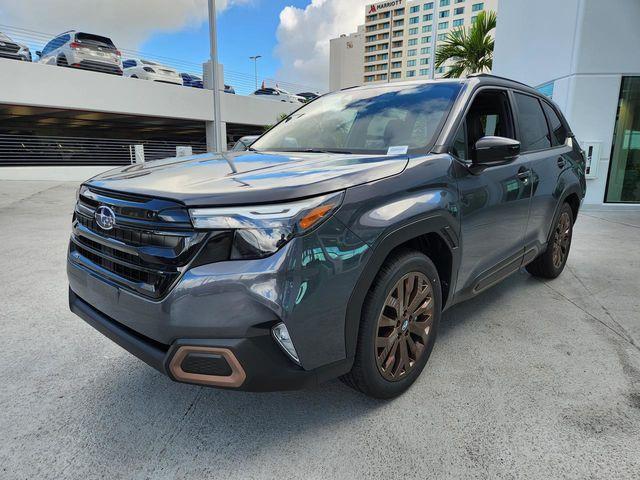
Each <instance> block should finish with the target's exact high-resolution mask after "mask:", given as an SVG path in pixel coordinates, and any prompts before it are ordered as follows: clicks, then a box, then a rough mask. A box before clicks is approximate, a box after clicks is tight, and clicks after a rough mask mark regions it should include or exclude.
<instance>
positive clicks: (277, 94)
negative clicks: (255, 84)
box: [251, 87, 307, 103]
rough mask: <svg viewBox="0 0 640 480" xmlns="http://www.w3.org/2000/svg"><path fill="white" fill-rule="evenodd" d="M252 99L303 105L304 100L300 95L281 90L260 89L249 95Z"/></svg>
mask: <svg viewBox="0 0 640 480" xmlns="http://www.w3.org/2000/svg"><path fill="white" fill-rule="evenodd" d="M251 95H252V96H254V97H260V98H266V99H268V100H275V101H277V102H288V103H305V102H306V101H307V99H306V98H304V97H301V96H300V95H294V94H293V93H289V92H287V91H285V90H282V89H281V88H277V87H276V88H260V89H259V90H256V91H255V92H253V93H252V94H251Z"/></svg>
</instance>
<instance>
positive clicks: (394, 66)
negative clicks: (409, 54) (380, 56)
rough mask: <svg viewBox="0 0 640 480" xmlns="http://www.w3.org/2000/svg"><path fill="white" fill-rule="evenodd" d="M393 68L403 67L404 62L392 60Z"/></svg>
mask: <svg viewBox="0 0 640 480" xmlns="http://www.w3.org/2000/svg"><path fill="white" fill-rule="evenodd" d="M391 68H402V62H391Z"/></svg>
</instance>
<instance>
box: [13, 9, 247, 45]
mask: <svg viewBox="0 0 640 480" xmlns="http://www.w3.org/2000/svg"><path fill="white" fill-rule="evenodd" d="M251 2H252V0H218V1H217V10H219V11H222V10H225V9H227V8H229V7H230V6H232V5H234V4H243V3H244V4H246V3H251ZM0 19H1V20H0V23H2V24H5V25H9V26H12V27H19V28H25V29H29V30H34V31H36V32H44V33H49V34H57V33H60V32H62V31H65V30H72V29H73V30H84V31H88V32H92V33H96V34H102V35H106V36H109V37H111V39H112V40H113V41H114V42H115V43H116V45H118V46H120V47H121V48H128V49H136V48H138V47H139V46H140V44H141V43H142V42H143V41H144V40H146V39H147V38H148V37H149V36H150V35H151V34H152V33H155V32H173V31H179V30H181V29H182V28H185V27H189V26H197V25H200V24H201V23H202V22H203V21H206V20H207V0H98V1H96V0H94V1H90V0H0ZM1 29H2V28H1V27H0V30H1Z"/></svg>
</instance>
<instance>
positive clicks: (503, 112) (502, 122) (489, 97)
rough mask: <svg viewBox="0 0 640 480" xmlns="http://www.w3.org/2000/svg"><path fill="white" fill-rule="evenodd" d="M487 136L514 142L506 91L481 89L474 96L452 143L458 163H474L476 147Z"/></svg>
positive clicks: (511, 118)
mask: <svg viewBox="0 0 640 480" xmlns="http://www.w3.org/2000/svg"><path fill="white" fill-rule="evenodd" d="M486 136H496V137H506V138H513V139H515V131H514V128H513V117H512V115H511V108H510V106H509V96H508V94H507V92H506V91H503V90H482V91H481V92H480V93H478V94H477V95H476V96H475V98H474V99H473V103H472V104H471V108H470V109H469V111H468V112H467V116H466V117H465V119H464V121H463V122H462V123H461V124H460V127H459V128H458V132H457V134H456V137H455V139H454V141H453V146H452V153H453V155H455V156H456V157H458V158H459V159H461V160H471V161H475V158H476V152H475V144H476V142H477V141H478V140H480V139H481V138H482V137H486Z"/></svg>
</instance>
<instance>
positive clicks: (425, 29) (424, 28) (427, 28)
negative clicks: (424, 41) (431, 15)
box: [422, 25, 432, 33]
mask: <svg viewBox="0 0 640 480" xmlns="http://www.w3.org/2000/svg"><path fill="white" fill-rule="evenodd" d="M431 28H432V27H431V25H423V26H422V33H429V32H430V31H431Z"/></svg>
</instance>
